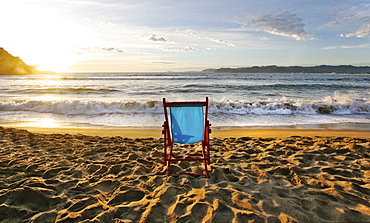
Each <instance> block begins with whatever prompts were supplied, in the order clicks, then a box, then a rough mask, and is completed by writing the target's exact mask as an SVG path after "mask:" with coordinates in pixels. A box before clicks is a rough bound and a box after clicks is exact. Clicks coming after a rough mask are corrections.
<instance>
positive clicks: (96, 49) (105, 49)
mask: <svg viewBox="0 0 370 223" xmlns="http://www.w3.org/2000/svg"><path fill="white" fill-rule="evenodd" d="M80 49H81V50H85V51H89V52H112V53H125V54H146V53H144V52H137V51H123V50H121V49H118V48H114V47H85V48H80ZM79 54H81V53H79Z"/></svg>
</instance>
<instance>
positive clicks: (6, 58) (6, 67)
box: [0, 47, 39, 75]
mask: <svg viewBox="0 0 370 223" xmlns="http://www.w3.org/2000/svg"><path fill="white" fill-rule="evenodd" d="M35 73H39V72H38V71H37V70H36V68H35V67H33V66H30V65H27V64H26V63H25V62H24V61H23V60H22V59H21V58H19V57H14V56H13V55H11V54H10V53H8V51H6V50H4V48H1V47H0V75H23V74H35Z"/></svg>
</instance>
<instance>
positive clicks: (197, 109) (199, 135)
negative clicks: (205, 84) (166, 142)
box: [163, 98, 208, 144]
mask: <svg viewBox="0 0 370 223" xmlns="http://www.w3.org/2000/svg"><path fill="white" fill-rule="evenodd" d="M163 106H164V110H165V116H166V122H167V123H168V124H169V129H170V134H171V136H172V137H171V138H172V141H173V142H175V143H181V144H192V143H197V142H201V141H202V140H203V139H204V133H205V121H206V120H207V114H208V98H206V101H200V102H166V100H165V99H163ZM168 113H169V114H168Z"/></svg>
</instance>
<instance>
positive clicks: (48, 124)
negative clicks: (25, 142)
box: [28, 118, 59, 128]
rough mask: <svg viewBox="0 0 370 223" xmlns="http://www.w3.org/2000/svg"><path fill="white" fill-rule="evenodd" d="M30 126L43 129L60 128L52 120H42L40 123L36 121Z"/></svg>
mask: <svg viewBox="0 0 370 223" xmlns="http://www.w3.org/2000/svg"><path fill="white" fill-rule="evenodd" d="M28 126H31V127H43V128H56V127H59V124H58V123H57V122H56V121H55V120H54V119H52V118H42V119H40V120H38V121H34V122H32V123H30V124H28Z"/></svg>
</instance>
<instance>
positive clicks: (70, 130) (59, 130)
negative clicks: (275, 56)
mask: <svg viewBox="0 0 370 223" xmlns="http://www.w3.org/2000/svg"><path fill="white" fill-rule="evenodd" d="M0 126H2V127H5V128H16V129H23V130H27V131H30V132H33V133H42V134H71V135H76V134H82V135H89V136H103V137H114V136H121V137H124V138H162V137H163V136H162V131H161V129H154V128H148V129H145V128H143V129H141V128H102V127H98V126H89V127H87V126H84V127H83V126H78V127H72V126H68V127H34V126H22V125H19V124H14V123H13V124H6V125H0ZM289 136H309V137H313V136H321V137H359V138H370V130H364V128H362V127H361V128H355V127H353V126H352V127H351V128H343V127H338V126H337V127H334V126H332V125H331V126H327V127H325V128H322V127H318V126H300V127H296V128H293V127H287V126H276V127H251V128H212V133H211V138H238V137H278V138H283V137H289Z"/></svg>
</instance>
